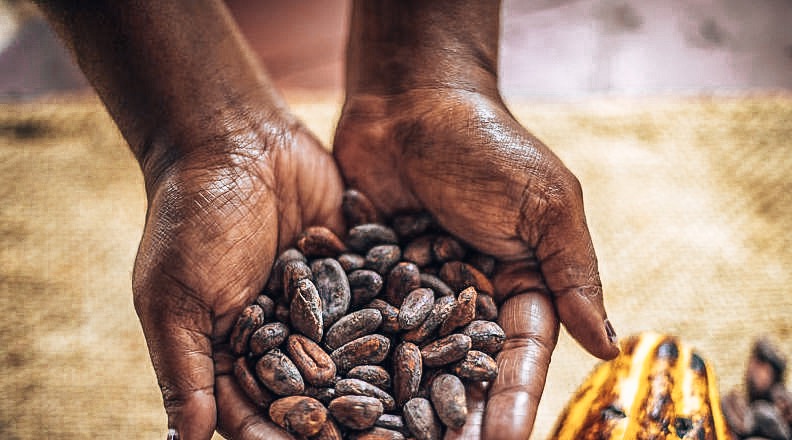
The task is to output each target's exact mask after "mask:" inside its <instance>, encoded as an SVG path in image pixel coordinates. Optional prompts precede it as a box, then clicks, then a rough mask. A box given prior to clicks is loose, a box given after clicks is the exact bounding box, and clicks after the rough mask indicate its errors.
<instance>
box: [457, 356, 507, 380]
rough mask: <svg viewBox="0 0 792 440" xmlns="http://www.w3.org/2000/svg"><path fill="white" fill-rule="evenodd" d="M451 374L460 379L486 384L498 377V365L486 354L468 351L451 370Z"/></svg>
mask: <svg viewBox="0 0 792 440" xmlns="http://www.w3.org/2000/svg"><path fill="white" fill-rule="evenodd" d="M451 372H452V373H454V374H456V375H457V376H459V378H460V379H465V380H471V381H476V382H486V381H490V380H493V379H495V377H497V376H498V364H497V362H495V359H493V358H491V357H490V356H489V355H487V354H486V353H484V352H481V351H478V350H470V351H468V352H467V354H466V355H465V358H464V359H462V360H461V361H460V362H458V363H456V364H455V365H454V366H453V367H452V368H451Z"/></svg>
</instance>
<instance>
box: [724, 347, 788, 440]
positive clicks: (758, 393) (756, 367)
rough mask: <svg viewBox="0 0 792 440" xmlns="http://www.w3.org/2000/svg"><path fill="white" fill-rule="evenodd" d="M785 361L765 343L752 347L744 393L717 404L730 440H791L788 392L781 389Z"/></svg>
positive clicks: (731, 393) (725, 397)
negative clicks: (719, 406)
mask: <svg viewBox="0 0 792 440" xmlns="http://www.w3.org/2000/svg"><path fill="white" fill-rule="evenodd" d="M786 364H787V361H786V358H785V357H784V355H783V354H782V353H781V352H779V350H778V349H777V348H776V347H775V346H773V344H772V343H771V342H770V341H768V340H767V339H758V340H756V342H755V343H754V345H753V348H752V350H751V355H750V357H749V359H748V367H747V368H746V374H745V389H744V390H742V391H741V390H738V389H735V390H732V391H731V392H730V393H729V394H726V395H725V396H724V397H723V398H722V399H721V400H722V401H721V406H722V408H723V416H724V417H725V418H726V423H727V424H728V425H729V429H730V430H731V431H732V433H733V434H734V436H735V437H736V438H738V439H751V440H761V439H770V440H792V392H790V391H789V390H788V389H787V388H786V387H785V385H784V376H785V374H786Z"/></svg>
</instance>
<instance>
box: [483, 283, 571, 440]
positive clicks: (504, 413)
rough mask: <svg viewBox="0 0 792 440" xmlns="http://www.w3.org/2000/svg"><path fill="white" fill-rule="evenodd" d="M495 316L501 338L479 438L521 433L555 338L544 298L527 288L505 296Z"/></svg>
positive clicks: (529, 422) (528, 426)
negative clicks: (502, 333) (526, 291)
mask: <svg viewBox="0 0 792 440" xmlns="http://www.w3.org/2000/svg"><path fill="white" fill-rule="evenodd" d="M498 322H499V324H500V326H501V327H502V328H503V331H504V332H505V333H506V342H505V343H504V345H503V349H502V350H501V352H500V353H499V354H498V359H497V361H498V376H497V378H496V379H495V381H494V382H493V383H492V384H491V386H490V390H489V399H488V401H487V408H486V410H485V413H484V427H483V431H482V432H483V435H482V438H485V439H487V440H498V439H512V440H514V439H527V438H528V436H529V435H530V434H531V430H532V429H533V423H534V419H535V418H536V409H537V406H538V405H539V400H540V398H541V397H542V391H543V390H544V384H545V379H546V378H547V367H548V365H549V364H550V355H551V354H552V352H553V349H554V348H555V344H556V341H557V340H558V320H557V319H556V317H555V310H554V308H553V303H552V301H551V300H550V298H549V297H548V296H547V295H545V294H542V293H538V292H531V293H522V294H518V295H515V296H513V297H511V298H509V299H507V300H506V301H505V302H504V303H503V305H502V306H501V310H500V316H499V318H498Z"/></svg>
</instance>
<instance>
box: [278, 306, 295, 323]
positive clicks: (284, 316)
mask: <svg viewBox="0 0 792 440" xmlns="http://www.w3.org/2000/svg"><path fill="white" fill-rule="evenodd" d="M275 320H276V321H278V322H280V323H283V324H288V323H289V321H291V314H290V312H289V307H287V306H285V305H283V304H275Z"/></svg>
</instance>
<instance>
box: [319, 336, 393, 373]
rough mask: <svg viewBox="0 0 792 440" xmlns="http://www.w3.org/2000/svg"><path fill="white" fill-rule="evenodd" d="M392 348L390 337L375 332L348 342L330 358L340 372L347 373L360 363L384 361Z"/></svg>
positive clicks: (373, 363) (370, 363)
mask: <svg viewBox="0 0 792 440" xmlns="http://www.w3.org/2000/svg"><path fill="white" fill-rule="evenodd" d="M389 350H390V339H388V338H386V337H385V336H382V335H379V334H374V335H367V336H363V337H360V338H357V339H355V340H354V341H351V342H347V343H346V344H344V345H342V346H340V347H338V348H337V349H335V350H334V351H333V352H332V353H331V354H330V358H332V359H333V362H335V364H336V369H337V371H339V372H340V373H346V372H347V371H349V370H351V369H352V368H354V367H357V366H358V365H376V364H379V363H380V362H382V361H383V360H384V359H385V357H386V356H387V355H388V351H389Z"/></svg>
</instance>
